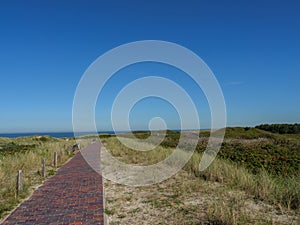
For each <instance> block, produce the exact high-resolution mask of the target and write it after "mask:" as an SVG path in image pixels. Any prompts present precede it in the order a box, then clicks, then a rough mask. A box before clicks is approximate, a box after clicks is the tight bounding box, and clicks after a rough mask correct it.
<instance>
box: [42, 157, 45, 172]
mask: <svg viewBox="0 0 300 225" xmlns="http://www.w3.org/2000/svg"><path fill="white" fill-rule="evenodd" d="M42 176H43V177H45V158H43V159H42Z"/></svg>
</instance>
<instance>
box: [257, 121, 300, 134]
mask: <svg viewBox="0 0 300 225" xmlns="http://www.w3.org/2000/svg"><path fill="white" fill-rule="evenodd" d="M255 128H258V129H261V130H265V131H270V132H273V133H279V134H300V124H297V123H295V124H261V125H259V126H256V127H255Z"/></svg>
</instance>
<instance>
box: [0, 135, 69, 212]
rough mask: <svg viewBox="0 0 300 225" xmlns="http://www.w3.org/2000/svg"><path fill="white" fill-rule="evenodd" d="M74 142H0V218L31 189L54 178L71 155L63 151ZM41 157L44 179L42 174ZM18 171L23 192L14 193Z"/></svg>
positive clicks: (45, 139)
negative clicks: (54, 162)
mask: <svg viewBox="0 0 300 225" xmlns="http://www.w3.org/2000/svg"><path fill="white" fill-rule="evenodd" d="M73 142H74V141H66V140H64V139H55V138H51V137H23V138H16V139H0V146H1V148H0V218H3V216H5V215H6V213H7V212H8V211H10V210H12V209H13V208H14V207H15V206H16V205H17V204H18V203H20V202H21V201H22V200H23V199H24V198H26V197H28V196H29V195H30V193H31V192H32V190H33V187H34V186H36V185H38V184H41V183H42V182H43V181H44V180H45V179H46V178H47V177H48V176H51V175H54V173H55V171H56V170H57V168H58V167H60V166H61V165H62V164H63V163H64V162H65V161H66V160H68V159H69V158H70V157H71V156H72V154H70V155H68V154H67V152H66V149H67V146H68V145H72V144H73ZM28 146H30V147H28ZM54 152H57V153H58V165H57V167H54V165H53V159H54ZM43 158H44V159H45V164H46V176H45V177H42V174H41V167H42V164H41V162H42V159H43ZM18 170H22V181H23V182H22V183H23V189H22V190H21V191H20V192H19V193H18V194H17V191H16V175H17V171H18Z"/></svg>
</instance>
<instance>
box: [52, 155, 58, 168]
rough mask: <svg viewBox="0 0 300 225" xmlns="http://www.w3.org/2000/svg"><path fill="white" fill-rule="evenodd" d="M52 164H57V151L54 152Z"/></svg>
mask: <svg viewBox="0 0 300 225" xmlns="http://www.w3.org/2000/svg"><path fill="white" fill-rule="evenodd" d="M53 164H54V166H55V167H56V166H57V152H54V161H53Z"/></svg>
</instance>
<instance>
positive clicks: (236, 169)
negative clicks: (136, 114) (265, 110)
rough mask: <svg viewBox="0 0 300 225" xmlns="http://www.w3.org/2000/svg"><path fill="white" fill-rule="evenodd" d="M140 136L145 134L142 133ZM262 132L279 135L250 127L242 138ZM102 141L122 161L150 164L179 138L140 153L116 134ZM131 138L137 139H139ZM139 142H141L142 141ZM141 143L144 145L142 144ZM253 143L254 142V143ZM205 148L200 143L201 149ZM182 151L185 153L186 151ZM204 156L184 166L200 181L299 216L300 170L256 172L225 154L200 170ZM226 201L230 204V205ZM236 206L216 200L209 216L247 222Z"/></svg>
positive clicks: (198, 154) (222, 220)
mask: <svg viewBox="0 0 300 225" xmlns="http://www.w3.org/2000/svg"><path fill="white" fill-rule="evenodd" d="M230 132H231V133H230V134H229V135H228V136H229V137H230V139H232V138H233V137H234V132H235V131H234V130H233V131H232V130H231V131H230ZM139 135H140V136H143V135H142V134H141V133H139ZM200 135H201V134H200ZM260 135H263V136H264V138H271V139H272V140H273V141H274V139H276V138H277V136H278V135H277V134H275V135H273V134H269V133H268V132H265V131H256V130H254V131H253V130H250V135H249V136H248V137H247V136H245V134H244V136H243V138H238V139H239V140H242V139H244V138H248V139H253V140H255V139H259V138H261V136H260ZM122 138H124V137H122ZM141 139H142V138H141ZM280 139H281V141H282V140H285V138H284V137H280ZM102 140H103V141H104V142H105V144H106V146H107V149H108V150H109V151H110V152H111V153H112V155H114V156H116V157H118V158H120V160H122V161H124V162H126V163H131V164H143V165H149V164H153V163H156V162H159V161H161V160H163V159H165V158H166V157H167V156H168V155H170V154H171V153H172V152H173V150H174V149H173V148H171V147H166V146H172V145H173V144H174V143H173V144H172V143H171V142H172V140H173V141H174V140H175V142H176V140H178V139H176V138H174V139H172V138H170V136H169V137H167V138H166V140H167V142H163V143H162V144H161V145H160V146H157V147H156V148H154V149H153V150H151V151H147V152H140V151H139V152H136V151H134V150H132V149H129V148H127V147H126V146H124V145H122V144H121V143H120V142H119V140H118V139H117V138H116V137H107V138H104V139H102ZM225 140H226V139H225ZM128 141H132V142H137V141H136V140H128ZM259 141H260V140H259ZM138 142H140V141H139V140H138ZM247 143H248V142H247ZM138 144H139V145H141V143H138ZM144 144H145V145H149V143H144ZM292 144H294V142H292ZM251 145H253V143H252V142H251ZM233 146H234V145H233ZM202 148H203V146H202ZM202 148H201V146H200V149H202ZM182 151H183V152H184V151H185V150H182ZM270 154H271V152H270ZM201 156H202V152H200V151H195V152H194V154H193V155H192V157H191V159H190V160H189V161H188V163H187V164H186V165H185V167H184V168H183V169H184V170H185V171H187V172H188V173H189V174H191V175H192V176H195V177H197V178H198V179H200V180H204V181H213V182H218V183H221V184H224V185H226V186H227V187H228V188H229V189H230V190H236V191H244V192H245V193H246V194H248V195H249V196H252V199H253V201H256V200H258V201H263V202H265V203H267V204H271V205H273V206H274V207H276V208H280V209H281V210H283V211H292V212H293V213H295V214H296V215H298V216H299V214H300V189H299V187H300V177H299V175H297V173H295V174H292V175H290V176H289V175H285V176H281V175H280V174H272V173H270V172H268V171H267V170H266V169H264V168H263V167H260V168H257V170H256V172H255V173H253V172H252V171H251V170H249V169H248V168H247V167H245V166H243V165H242V164H241V163H237V162H234V161H232V160H230V159H226V158H222V157H217V158H216V159H215V160H214V162H213V163H212V164H211V165H210V166H209V168H208V169H207V170H205V171H203V172H201V173H200V172H199V170H198V166H199V162H200V159H201ZM292 163H294V162H292ZM222 204H223V206H222ZM224 204H226V207H225V205H224ZM235 208H236V205H234V204H232V205H230V204H229V205H228V203H226V202H225V203H224V202H223V203H222V202H221V203H220V202H212V204H211V208H210V211H209V213H210V214H209V217H210V218H211V219H213V218H215V219H216V218H219V219H220V221H218V224H239V222H238V221H240V222H241V224H244V223H243V222H242V221H244V219H243V218H247V215H243V214H241V213H240V214H239V215H236V214H234V212H235ZM265 224H267V223H265Z"/></svg>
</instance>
